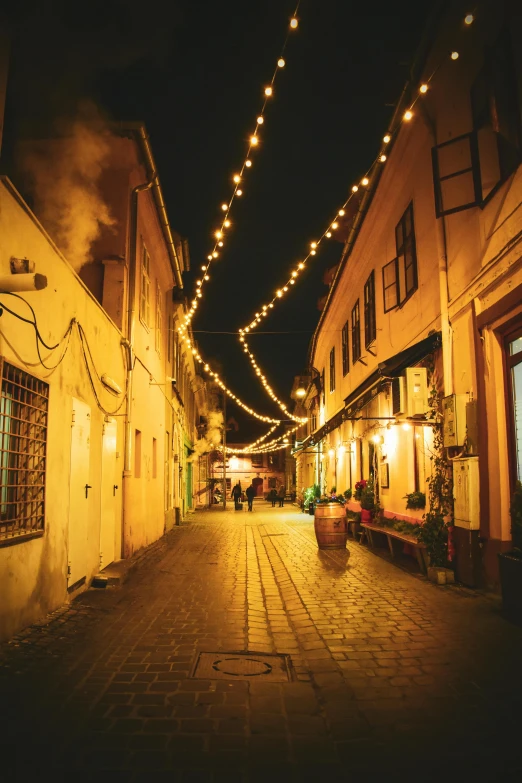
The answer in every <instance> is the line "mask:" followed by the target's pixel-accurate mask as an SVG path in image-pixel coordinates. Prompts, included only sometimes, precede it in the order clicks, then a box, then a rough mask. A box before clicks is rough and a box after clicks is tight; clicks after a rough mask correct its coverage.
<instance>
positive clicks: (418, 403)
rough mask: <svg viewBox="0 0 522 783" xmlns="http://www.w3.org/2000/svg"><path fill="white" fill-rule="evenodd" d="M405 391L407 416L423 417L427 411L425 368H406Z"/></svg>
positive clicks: (426, 373)
mask: <svg viewBox="0 0 522 783" xmlns="http://www.w3.org/2000/svg"><path fill="white" fill-rule="evenodd" d="M406 391H407V409H408V410H407V414H408V416H424V414H425V413H426V412H427V411H428V410H429V405H428V370H427V369H426V367H407V368H406Z"/></svg>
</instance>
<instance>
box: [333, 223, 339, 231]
mask: <svg viewBox="0 0 522 783" xmlns="http://www.w3.org/2000/svg"><path fill="white" fill-rule="evenodd" d="M338 226H339V223H332V228H333V230H334V231H335V229H336V228H337V227H338Z"/></svg>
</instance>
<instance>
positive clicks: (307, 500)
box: [303, 484, 321, 514]
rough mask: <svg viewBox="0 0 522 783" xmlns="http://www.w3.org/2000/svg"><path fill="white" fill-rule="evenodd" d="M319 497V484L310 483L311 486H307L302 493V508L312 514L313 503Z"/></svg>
mask: <svg viewBox="0 0 522 783" xmlns="http://www.w3.org/2000/svg"><path fill="white" fill-rule="evenodd" d="M320 497H321V487H320V486H319V484H312V486H310V487H307V488H306V489H305V491H304V494H303V501H304V510H305V511H308V513H309V514H313V513H314V504H315V502H316V501H317V499H318V498H320Z"/></svg>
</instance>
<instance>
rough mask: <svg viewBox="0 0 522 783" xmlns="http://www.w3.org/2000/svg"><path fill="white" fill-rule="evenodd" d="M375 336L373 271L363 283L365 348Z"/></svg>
mask: <svg viewBox="0 0 522 783" xmlns="http://www.w3.org/2000/svg"><path fill="white" fill-rule="evenodd" d="M376 336H377V324H376V320H375V273H374V272H373V271H372V273H371V275H370V277H369V278H368V280H367V281H366V283H365V284H364V344H365V345H366V347H367V348H369V347H370V345H371V344H372V343H373V341H374V340H375V338H376Z"/></svg>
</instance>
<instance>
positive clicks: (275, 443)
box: [225, 420, 306, 454]
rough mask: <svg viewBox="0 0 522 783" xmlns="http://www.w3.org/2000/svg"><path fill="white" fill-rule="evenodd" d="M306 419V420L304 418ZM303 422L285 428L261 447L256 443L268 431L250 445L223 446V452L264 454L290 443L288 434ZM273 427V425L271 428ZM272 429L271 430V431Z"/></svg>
mask: <svg viewBox="0 0 522 783" xmlns="http://www.w3.org/2000/svg"><path fill="white" fill-rule="evenodd" d="M305 421H306V420H305ZM303 424H304V422H300V423H299V424H296V426H295V427H292V429H289V430H286V432H284V433H283V434H282V435H278V437H277V438H274V439H273V440H271V441H268V443H265V444H264V446H262V447H257V446H256V444H258V443H259V442H260V441H261V440H263V438H266V437H268V435H269V434H270V433H267V434H266V435H265V436H263V438H258V440H257V441H255V442H254V443H252V444H251V445H250V446H246V447H245V448H243V449H235V448H232V447H229V446H226V447H225V452H226V453H227V454H228V453H229V454H266V453H267V452H269V451H274V450H276V449H279V448H286V447H287V446H288V445H290V435H293V434H294V432H297V430H298V429H299V428H300V427H302V426H303ZM274 429H275V427H273V430H274ZM273 430H272V431H273Z"/></svg>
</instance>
